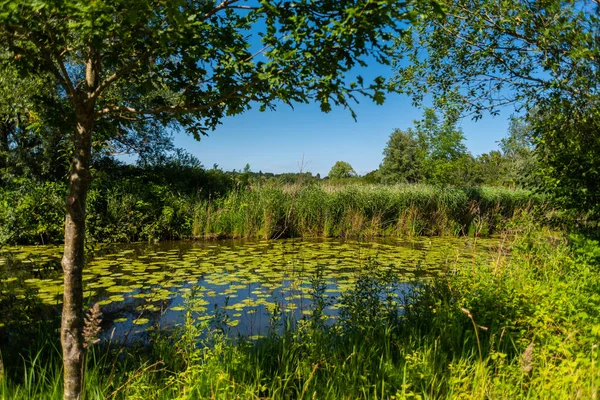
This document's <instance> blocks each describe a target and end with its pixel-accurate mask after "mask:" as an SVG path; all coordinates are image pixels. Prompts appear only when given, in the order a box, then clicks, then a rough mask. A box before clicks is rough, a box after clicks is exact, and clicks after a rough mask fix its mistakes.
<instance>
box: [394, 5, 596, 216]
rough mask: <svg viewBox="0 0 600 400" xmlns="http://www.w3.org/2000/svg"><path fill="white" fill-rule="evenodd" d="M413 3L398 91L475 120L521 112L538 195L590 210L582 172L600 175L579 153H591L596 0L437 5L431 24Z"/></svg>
mask: <svg viewBox="0 0 600 400" xmlns="http://www.w3.org/2000/svg"><path fill="white" fill-rule="evenodd" d="M413 4H414V7H415V9H414V11H415V12H416V13H418V14H420V15H421V16H422V17H420V18H417V20H416V22H415V23H414V24H413V25H412V27H411V28H410V30H411V32H410V34H408V33H407V34H406V35H402V36H400V37H399V40H398V46H399V54H401V55H402V54H404V55H405V56H406V59H402V58H400V59H398V62H397V64H396V70H397V71H396V72H397V73H396V77H395V83H396V84H397V87H398V89H399V90H402V91H404V92H405V93H408V94H410V95H412V97H413V100H414V101H415V103H421V102H422V100H423V99H424V98H425V96H428V95H430V96H431V98H432V99H433V101H434V104H435V105H436V106H439V107H442V108H450V109H454V110H458V111H459V112H461V113H462V114H463V115H473V116H474V117H475V118H479V117H481V116H482V115H483V113H485V112H490V113H492V114H494V115H495V114H498V113H499V110H500V108H501V107H503V106H507V105H512V106H514V107H515V108H516V109H517V110H521V111H524V113H525V115H526V117H527V118H528V120H529V123H530V124H531V129H532V136H533V142H534V145H535V147H536V152H538V153H539V157H538V160H539V162H540V165H541V167H542V170H541V171H542V173H543V174H544V175H545V179H544V180H545V182H546V183H548V184H549V185H548V186H547V188H549V189H550V190H551V192H553V193H555V194H557V196H558V197H561V198H565V199H566V197H565V196H568V193H573V194H575V193H578V195H577V196H575V197H573V201H571V202H570V203H571V204H573V205H574V204H580V206H579V207H580V208H581V207H583V208H585V209H590V207H595V206H593V205H594V204H598V203H597V202H596V199H595V193H598V191H597V190H596V189H597V188H596V184H595V182H596V181H595V180H594V178H592V177H591V176H592V175H594V174H593V173H591V175H590V173H586V174H584V173H583V172H584V171H583V170H584V169H585V170H586V171H591V170H600V158H598V157H592V155H591V153H590V152H589V151H590V149H596V148H599V147H600V135H598V132H599V131H598V130H596V127H594V122H593V121H597V110H598V109H600V8H599V7H600V5H599V3H598V1H597V0H592V1H589V0H583V1H574V0H571V1H561V0H549V1H500V2H498V1H491V0H474V1H473V0H469V1H467V0H458V1H454V0H452V1H451V0H444V1H442V2H439V4H438V6H441V8H442V9H443V10H444V13H445V16H444V17H439V18H438V17H435V16H434V14H435V13H436V9H435V8H434V7H432V6H431V4H430V3H429V2H415V3H413ZM592 132H595V134H593V133H592ZM575 161H577V162H581V163H582V164H581V167H575V164H574V162H575ZM583 166H585V167H583Z"/></svg>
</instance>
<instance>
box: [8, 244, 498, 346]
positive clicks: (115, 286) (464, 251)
mask: <svg viewBox="0 0 600 400" xmlns="http://www.w3.org/2000/svg"><path fill="white" fill-rule="evenodd" d="M499 244H500V239H497V238H491V239H481V238H478V239H477V240H475V239H473V238H438V237H432V238H423V237H421V238H415V239H411V240H408V239H403V240H400V239H385V240H376V241H354V240H352V241H343V240H299V239H295V240H292V239H290V240H272V241H245V242H242V241H231V240H229V241H208V242H187V241H179V242H161V243H158V244H140V243H137V244H128V245H111V246H106V247H103V248H97V249H94V250H93V251H91V252H90V253H91V254H93V255H91V256H89V257H88V260H87V265H86V268H85V271H84V276H83V280H84V288H85V297H86V300H87V302H88V303H89V304H93V303H96V302H97V303H99V304H100V306H101V307H102V312H103V318H104V324H103V329H104V332H110V334H111V335H113V336H114V337H116V338H121V339H122V338H127V337H131V336H132V335H133V336H139V335H141V334H143V333H144V332H147V331H148V329H163V328H166V327H171V326H174V325H176V324H178V323H181V322H182V321H183V318H184V315H185V313H186V312H188V313H191V315H193V316H194V318H197V319H200V320H203V319H209V318H212V316H213V315H214V314H215V312H218V313H219V315H220V317H219V319H220V320H221V321H223V323H224V324H226V325H227V326H229V328H230V329H231V331H232V332H234V333H241V334H245V335H251V336H252V335H259V334H263V333H264V330H265V327H266V326H267V324H268V321H269V315H270V314H271V313H272V312H273V311H274V310H281V311H283V312H287V313H290V314H292V315H293V316H294V317H295V318H302V315H303V314H308V313H310V310H309V308H310V305H311V296H310V291H311V285H312V282H313V281H314V279H315V276H316V275H317V274H318V273H319V274H322V276H323V279H324V280H325V283H326V291H325V292H326V295H327V296H328V297H329V299H330V305H329V306H328V308H327V310H326V312H327V314H328V315H331V316H335V314H336V309H337V307H338V304H337V303H336V301H335V300H336V299H338V298H339V296H340V295H342V294H343V293H345V292H346V291H348V290H351V289H352V288H353V287H354V283H355V282H356V279H357V277H358V276H359V275H360V273H361V271H364V270H365V268H376V269H378V270H380V271H387V272H389V273H390V274H393V275H394V276H396V277H398V278H399V280H400V282H411V281H414V279H415V277H420V279H425V278H426V277H427V276H429V275H431V274H435V273H437V272H439V271H442V270H444V271H445V270H452V269H454V268H464V267H465V266H468V265H470V264H472V263H475V262H477V263H479V262H488V261H491V259H493V258H494V257H497V255H498V248H499ZM61 252H62V248H61V246H21V247H4V248H2V249H0V290H2V291H3V292H4V293H11V294H14V295H15V296H17V297H24V296H26V295H35V296H38V297H39V299H40V301H41V302H43V303H44V304H47V305H48V306H56V309H57V310H59V309H60V308H59V306H60V303H61V297H62V276H61V272H60V255H61ZM402 289H403V287H402V284H400V286H399V287H398V290H397V291H396V293H397V294H400V292H401V291H402ZM1 318H2V317H1V316H0V324H2V323H6V322H7V321H2V319H1Z"/></svg>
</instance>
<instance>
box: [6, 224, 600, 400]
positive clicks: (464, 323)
mask: <svg viewBox="0 0 600 400" xmlns="http://www.w3.org/2000/svg"><path fill="white" fill-rule="evenodd" d="M505 250H506V251H500V252H498V255H497V257H496V258H495V260H494V261H492V262H489V261H486V262H483V263H481V262H477V261H476V260H475V261H474V262H473V263H471V265H469V266H468V267H464V268H458V269H450V270H448V271H447V273H445V274H440V275H438V276H437V278H435V279H433V280H431V281H429V282H428V283H421V284H416V286H415V287H416V290H412V291H410V292H409V293H407V295H406V296H404V297H403V298H401V299H399V301H390V300H389V299H390V296H389V283H390V282H391V280H393V276H390V275H389V274H385V273H384V274H381V273H377V272H374V271H366V272H365V273H364V274H362V275H361V277H360V279H358V280H357V282H356V284H355V285H354V287H353V289H352V290H349V291H347V292H346V293H345V294H344V295H343V296H342V297H341V299H340V311H339V316H340V317H339V319H338V320H337V321H336V322H335V323H334V324H333V325H331V324H326V323H324V314H323V310H324V307H326V305H327V303H328V301H329V300H328V296H327V292H326V284H325V282H324V281H323V279H322V277H320V276H319V274H316V275H315V276H314V277H313V279H312V280H311V282H312V284H311V287H310V293H309V298H310V301H311V313H310V314H309V315H307V316H306V319H305V320H304V321H301V323H299V324H297V325H289V324H287V323H286V321H285V320H282V319H281V318H280V317H279V315H280V314H278V313H277V312H274V313H272V317H271V319H270V321H271V326H273V327H274V329H272V330H270V333H269V334H267V336H266V338H264V339H262V340H246V339H244V338H238V339H232V338H229V337H228V336H227V335H226V334H225V333H227V329H228V328H227V325H226V321H223V319H222V316H219V315H217V316H215V318H213V319H212V320H211V321H198V320H197V319H195V314H194V312H193V310H192V309H193V307H194V300H193V298H191V299H190V300H189V301H188V302H187V303H186V304H185V305H184V307H185V308H187V309H189V310H191V311H190V312H189V313H187V314H186V318H185V321H184V323H183V324H182V325H181V326H180V329H179V330H177V331H170V332H163V333H162V334H156V335H155V336H154V337H153V340H152V341H151V346H150V347H144V348H135V347H134V348H127V349H125V348H122V347H120V346H115V345H114V344H113V345H110V346H108V345H105V346H104V347H98V345H95V346H92V347H91V349H90V350H89V351H88V355H87V358H86V360H87V371H86V374H85V377H86V382H85V387H86V392H87V398H89V399H106V398H111V399H145V398H152V399H174V398H186V399H195V398H198V399H199V398H214V399H232V398H240V399H256V398H261V399H344V398H351V399H371V398H373V399H375V398H377V399H379V398H385V399H392V398H395V399H417V398H421V399H456V398H467V399H484V398H491V399H504V398H514V399H525V398H527V399H550V398H552V399H578V398H581V399H583V398H586V399H588V398H589V399H593V398H597V396H599V395H600V386H599V383H600V382H599V380H600V379H599V376H600V374H599V369H598V368H599V367H598V363H599V362H600V352H599V349H598V343H599V341H600V274H599V271H598V269H599V259H600V256H599V254H600V246H599V244H598V242H594V241H590V240H585V239H583V238H581V237H571V238H570V243H568V241H567V240H566V238H564V237H563V236H561V235H556V234H550V233H549V232H539V231H529V232H523V233H521V234H520V235H519V236H518V237H517V238H516V240H515V242H514V243H511V244H510V246H508V247H507V248H506V249H505ZM509 253H510V254H509ZM280 326H284V327H286V326H287V328H284V330H283V333H280V332H281V331H280V330H278V329H276V327H280ZM55 334H56V332H53V331H51V330H50V331H49V330H40V331H39V332H38V333H37V334H33V335H31V336H30V337H28V338H26V340H27V341H28V343H29V345H28V346H22V347H11V348H10V349H4V348H3V349H2V356H3V357H4V356H5V355H6V354H7V353H6V352H7V351H8V350H15V349H21V353H22V354H21V355H22V356H23V358H24V361H22V360H19V361H18V362H16V363H14V364H12V363H10V364H8V363H5V364H4V365H5V366H4V371H3V375H0V398H6V399H32V398H44V399H59V398H60V396H61V367H60V356H59V351H58V350H57V348H56V347H55V346H56V344H55V343H56V341H55V339H54V338H55V336H56V335H55ZM16 336H18V335H16ZM45 340H46V341H45ZM5 360H6V358H5Z"/></svg>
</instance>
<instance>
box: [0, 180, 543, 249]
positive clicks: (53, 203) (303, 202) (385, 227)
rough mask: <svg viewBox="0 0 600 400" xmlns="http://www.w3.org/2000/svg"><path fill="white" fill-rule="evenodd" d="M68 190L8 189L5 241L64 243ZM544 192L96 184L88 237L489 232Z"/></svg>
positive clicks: (1, 226) (0, 214)
mask: <svg viewBox="0 0 600 400" xmlns="http://www.w3.org/2000/svg"><path fill="white" fill-rule="evenodd" d="M64 190H65V188H64V187H63V186H62V185H59V184H55V183H46V184H34V183H31V182H29V183H27V182H26V183H24V184H23V185H22V186H19V187H15V188H4V189H2V188H0V205H2V207H0V244H3V243H8V244H11V243H20V244H36V243H42V244H43V243H60V242H61V241H62V238H63V234H64V229H63V224H64V203H63V202H64ZM546 208H547V205H546V202H545V200H544V198H543V197H542V196H540V195H534V194H532V193H531V192H529V191H526V190H510V189H505V188H492V187H475V188H439V187H434V186H427V185H396V186H385V185H345V186H330V185H326V184H310V185H287V186H277V185H275V186H270V185H264V186H260V187H248V188H244V189H237V190H233V191H230V192H227V193H225V194H221V195H219V196H217V197H211V196H206V194H205V193H199V194H198V195H193V196H192V195H189V194H180V193H178V192H177V191H174V190H173V189H172V188H170V187H169V186H165V185H163V186H161V185H157V184H143V183H140V182H121V183H119V182H116V183H114V185H113V186H106V182H105V186H101V187H97V186H92V189H91V190H90V193H89V196H88V207H87V212H88V218H87V234H88V236H87V237H88V240H90V241H96V242H104V243H106V242H135V241H154V240H172V239H182V238H246V239H249V238H284V237H363V238H365V237H375V236H397V237H400V236H407V235H412V236H420V235H428V236H456V235H466V234H478V235H487V234H490V233H493V232H495V231H497V230H498V229H499V228H501V227H502V226H504V225H505V224H506V223H507V222H508V221H510V220H511V219H512V218H513V217H514V216H515V215H519V214H521V213H523V212H536V213H538V215H540V216H541V215H543V214H544V212H545V210H546Z"/></svg>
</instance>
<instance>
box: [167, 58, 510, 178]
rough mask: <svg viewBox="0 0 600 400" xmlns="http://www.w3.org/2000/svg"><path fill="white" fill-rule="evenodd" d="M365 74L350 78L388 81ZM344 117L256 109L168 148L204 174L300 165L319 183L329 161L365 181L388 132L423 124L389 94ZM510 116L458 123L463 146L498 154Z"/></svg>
mask: <svg viewBox="0 0 600 400" xmlns="http://www.w3.org/2000/svg"><path fill="white" fill-rule="evenodd" d="M365 61H366V62H368V63H369V66H368V67H366V68H359V67H356V68H354V69H352V70H351V78H354V75H358V74H360V75H362V76H363V77H364V78H365V84H367V83H369V82H370V80H371V79H373V78H375V77H376V76H378V75H380V76H383V77H384V78H389V77H391V76H392V74H393V71H392V70H391V67H389V66H382V65H379V64H377V63H376V62H375V61H374V60H373V59H372V58H367V59H366V60H365ZM359 101H360V104H355V105H354V106H353V109H354V110H355V111H356V113H357V115H358V118H357V121H354V119H353V118H352V116H351V114H350V112H349V111H348V110H345V109H343V108H334V109H333V110H332V111H331V112H329V113H323V112H321V110H320V108H319V106H318V104H298V105H294V109H292V108H290V107H289V106H288V105H281V106H279V107H278V108H277V110H276V111H265V112H260V111H259V110H258V107H255V108H253V109H251V110H249V111H246V112H245V113H244V114H241V115H237V116H232V117H227V118H225V119H224V120H223V121H222V125H220V126H218V127H217V129H216V130H215V131H213V132H211V133H210V134H209V136H208V137H206V136H205V137H203V138H202V140H201V141H200V142H198V141H196V140H194V139H193V138H192V137H190V136H188V135H186V134H185V133H183V132H180V133H176V134H175V135H174V138H175V146H176V147H181V148H184V149H186V150H187V151H188V152H190V153H192V154H194V155H195V156H196V157H198V158H199V159H200V161H201V162H202V163H203V164H204V166H205V167H206V168H211V167H212V166H213V164H215V163H216V164H218V165H219V167H220V168H222V169H223V170H227V171H230V170H233V169H237V170H239V169H242V168H244V166H245V165H246V163H249V164H250V167H251V170H252V171H256V172H257V171H263V172H274V173H282V172H298V171H299V170H300V167H301V164H302V159H303V158H304V166H303V170H304V171H310V172H312V173H313V174H317V173H320V174H321V176H326V175H327V173H328V172H329V170H330V169H331V167H332V166H333V164H334V163H335V162H336V161H339V160H342V161H347V162H349V163H350V164H351V165H352V166H353V167H354V170H355V171H356V172H357V173H358V174H360V175H364V174H366V173H367V172H369V171H372V170H374V169H376V168H378V167H379V164H380V163H381V161H382V159H383V154H382V152H383V149H384V147H385V144H386V142H387V140H388V138H389V136H390V134H391V133H392V131H393V130H394V129H395V128H400V129H407V128H409V127H411V126H412V125H413V121H414V120H417V119H421V118H422V109H418V108H415V107H413V106H412V104H411V101H410V99H409V98H408V97H407V96H405V95H400V94H393V95H392V94H389V95H388V97H387V99H386V101H385V103H384V104H383V105H381V106H378V105H376V104H375V103H373V102H372V101H371V100H370V99H368V98H362V99H361V98H359ZM511 111H512V110H509V109H506V110H504V111H503V112H502V113H501V114H500V115H499V116H497V117H492V116H484V118H482V119H481V120H479V121H477V122H475V121H472V120H471V119H468V118H465V119H463V120H462V121H461V122H460V125H461V128H462V129H463V132H464V134H465V137H466V145H467V147H468V149H469V151H471V153H472V154H474V155H478V154H481V153H485V152H488V151H490V150H494V149H497V148H498V145H497V142H498V141H499V140H500V139H501V138H503V137H504V136H505V135H506V130H507V128H508V118H509V117H510V113H511Z"/></svg>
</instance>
